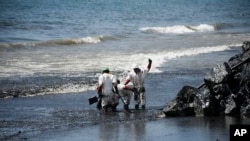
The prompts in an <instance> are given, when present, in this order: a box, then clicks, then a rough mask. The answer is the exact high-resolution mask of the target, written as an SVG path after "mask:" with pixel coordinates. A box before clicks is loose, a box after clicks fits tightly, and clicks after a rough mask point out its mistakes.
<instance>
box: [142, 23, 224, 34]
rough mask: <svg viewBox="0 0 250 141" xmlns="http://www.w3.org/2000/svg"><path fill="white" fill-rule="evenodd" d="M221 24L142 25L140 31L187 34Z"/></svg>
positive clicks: (218, 27) (213, 27)
mask: <svg viewBox="0 0 250 141" xmlns="http://www.w3.org/2000/svg"><path fill="white" fill-rule="evenodd" d="M222 25H223V24H215V25H210V24H199V25H174V26H166V27H142V28H140V29H139V30H140V31H142V32H156V33H164V34H188V33H196V32H213V31H216V30H218V29H220V28H221V27H222Z"/></svg>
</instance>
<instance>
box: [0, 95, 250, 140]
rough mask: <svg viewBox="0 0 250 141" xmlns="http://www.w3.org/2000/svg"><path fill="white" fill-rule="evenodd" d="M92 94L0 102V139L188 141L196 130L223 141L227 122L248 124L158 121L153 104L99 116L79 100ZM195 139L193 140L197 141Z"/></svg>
mask: <svg viewBox="0 0 250 141" xmlns="http://www.w3.org/2000/svg"><path fill="white" fill-rule="evenodd" d="M93 93H94V92H93V91H92V92H86V93H81V94H60V95H43V96H36V97H26V98H14V99H6V100H1V103H0V105H1V108H0V111H1V113H3V115H1V116H0V123H1V124H0V126H1V127H0V130H1V133H2V134H1V137H0V139H3V140H69V139H71V140H93V141H94V140H100V139H103V140H116V139H118V140H122V141H126V140H128V139H131V140H132V139H136V140H139V141H140V140H141V141H142V140H143V141H147V140H153V141H156V140H165V139H166V137H167V138H170V139H172V140H179V139H180V138H190V139H191V138H192V137H193V134H191V133H192V132H197V131H198V132H200V134H203V135H206V136H207V137H209V138H210V139H213V140H216V139H219V140H220V141H222V140H228V139H229V132H228V131H229V125H230V124H235V123H237V124H239V123H241V124H250V120H249V119H243V118H238V117H229V116H219V117H167V118H160V119H159V118H157V117H155V115H156V113H158V112H160V110H159V109H158V108H159V107H157V106H156V107H150V106H149V107H148V109H147V108H146V110H141V109H140V110H133V113H131V114H128V113H126V112H124V111H123V108H122V104H120V105H119V106H118V112H115V113H112V112H111V113H102V112H101V111H99V110H97V109H96V108H95V105H88V103H87V102H83V100H84V99H85V100H86V101H87V98H88V97H89V96H91V95H93ZM85 100H84V101H85ZM131 106H133V104H132V103H131ZM135 129H136V131H137V132H135ZM213 130H216V131H217V130H218V132H220V133H216V132H215V131H213ZM110 135H112V136H114V138H111V137H110ZM201 138H202V137H201V136H199V137H197V141H198V140H199V139H201ZM210 139H207V140H210ZM205 140H206V139H205ZM195 141H196V140H195Z"/></svg>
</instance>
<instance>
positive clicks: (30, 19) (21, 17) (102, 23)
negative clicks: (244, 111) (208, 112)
mask: <svg viewBox="0 0 250 141" xmlns="http://www.w3.org/2000/svg"><path fill="white" fill-rule="evenodd" d="M249 7H250V1H249V0H0V97H1V98H8V97H20V98H17V99H15V98H14V99H11V98H10V99H0V113H1V114H0V122H1V124H2V125H1V128H0V131H1V132H2V133H3V135H2V136H0V137H4V135H7V137H12V136H13V135H12V133H13V132H14V133H18V134H19V133H27V134H28V137H29V136H31V137H32V136H33V134H39V133H40V132H43V130H44V129H46V131H47V132H50V134H49V136H48V135H47V134H46V135H44V136H47V138H43V137H44V136H43V135H41V136H42V137H38V139H37V140H42V139H43V140H47V139H48V138H50V139H51V138H52V139H51V140H53V138H55V139H54V140H62V138H64V137H65V138H64V140H68V139H69V140H80V139H82V140H91V139H90V138H89V137H88V136H84V137H83V136H82V134H83V135H84V133H85V134H86V135H87V134H88V133H90V135H93V134H94V133H92V131H94V132H97V133H99V128H101V129H100V130H104V131H105V130H106V131H107V130H109V128H106V127H103V126H104V125H103V124H101V125H100V126H98V125H94V126H88V128H83V129H82V125H84V123H82V119H81V118H82V116H83V115H85V114H88V113H85V112H84V111H82V109H84V110H89V109H90V110H91V109H95V106H93V105H88V101H87V99H88V97H91V96H95V95H97V94H96V86H97V78H98V76H99V75H100V74H101V72H102V69H103V68H105V67H109V68H110V70H111V71H112V73H113V74H115V75H117V76H118V77H119V79H121V82H124V77H125V76H126V74H127V73H128V72H129V71H131V70H132V66H133V64H135V63H136V64H139V65H140V66H141V67H146V66H147V63H148V58H151V59H152V60H153V64H152V68H151V70H150V73H149V75H148V77H147V78H146V81H145V86H146V93H147V102H146V103H147V106H148V107H154V106H163V105H164V104H165V103H166V102H168V101H170V100H171V99H173V98H174V97H175V96H176V94H177V93H178V91H179V90H180V89H181V88H182V87H183V86H184V85H189V86H194V87H198V86H199V85H200V84H202V83H203V78H204V75H205V74H206V73H207V72H208V71H209V70H210V69H212V68H213V67H215V66H216V65H217V64H221V63H223V62H226V61H228V59H229V58H231V57H232V56H234V55H236V54H239V53H240V52H241V46H242V43H243V41H249V40H250V9H249ZM52 94H53V95H52ZM54 94H58V95H54ZM30 96H32V97H30ZM131 106H132V107H133V106H134V105H133V102H132V104H131ZM121 108H122V104H120V105H119V109H121ZM72 109H73V110H72ZM77 109H80V110H79V111H78V110H77ZM51 113H52V116H51ZM92 113H96V112H95V111H94V112H93V111H92ZM53 114H55V115H56V116H53ZM58 115H59V117H62V119H60V118H57V116H58ZM64 116H65V117H66V118H64ZM41 118H42V120H40V119H41ZM50 118H52V120H51V119H50ZM77 118H79V119H77ZM90 118H92V117H90ZM54 119H55V120H54ZM71 119H72V120H71ZM76 119H77V120H76ZM86 120H87V121H92V119H86ZM234 120H235V119H231V118H230V117H227V118H225V119H224V118H223V119H222V120H221V117H220V118H218V120H214V119H212V120H210V119H206V118H191V119H189V118H177V119H175V118H170V119H167V120H160V121H157V122H149V123H145V125H146V127H145V128H142V129H140V130H139V131H138V132H140V133H139V134H135V133H134V132H132V131H133V129H134V128H132V127H134V126H136V127H137V123H136V122H135V123H134V122H133V121H132V123H131V122H129V123H128V125H129V126H128V127H127V126H126V125H127V124H121V125H120V124H119V126H117V127H114V129H115V130H116V129H117V131H118V130H122V131H124V132H121V133H120V132H119V133H118V134H115V135H117V136H116V137H117V138H114V140H115V139H119V136H122V139H123V140H126V139H127V135H129V136H131V135H133V136H136V139H137V140H154V139H155V140H158V139H159V138H158V137H160V140H165V137H168V138H170V139H171V140H180V138H181V140H183V138H187V139H191V140H200V139H202V138H203V137H202V136H199V137H198V138H197V139H194V138H193V132H197V131H198V132H199V133H201V134H202V135H205V136H206V138H205V139H204V140H218V139H220V140H228V138H229V135H228V134H229V132H228V130H229V125H230V124H233V123H237V124H242V123H243V124H244V123H249V121H248V122H244V121H239V122H234ZM236 120H237V121H238V120H240V119H236ZM135 121H136V120H135ZM214 121H217V122H216V123H214ZM33 122H34V124H33ZM65 122H66V123H65ZM48 123H49V124H48ZM78 123H80V125H79V124H78ZM175 123H176V124H175ZM188 123H190V124H188ZM195 123H196V124H195ZM5 124H6V127H5V126H4V125H5ZM47 124H48V125H47ZM75 125H76V127H77V129H78V128H80V130H79V129H78V130H77V131H74V130H75ZM110 125H113V124H112V123H110ZM165 125H166V126H165ZM183 125H184V126H183ZM193 125H195V126H193ZM217 125H218V126H217ZM57 126H59V127H60V126H63V127H64V129H65V128H66V131H65V132H66V134H64V132H63V133H61V132H60V131H58V132H59V133H58V134H56V135H55V136H54V133H55V132H54V129H57V128H56V127H57ZM215 126H216V127H215ZM152 127H153V128H152ZM217 127H218V128H217ZM47 129H49V130H47ZM159 129H162V130H161V132H154V131H155V130H158V131H159ZM51 130H52V132H51ZM67 131H69V132H67ZM112 131H113V130H111V131H110V132H107V135H103V134H101V133H104V132H101V133H100V134H99V136H100V138H99V137H98V136H94V138H92V140H100V139H102V138H103V139H104V140H105V138H106V139H107V140H110V138H109V137H110V136H109V134H112V133H113V132H112ZM164 131H168V133H165V132H164ZM56 132H57V130H56ZM72 133H73V135H74V136H75V138H74V137H72ZM105 133H106V132H105ZM123 133H124V134H123ZM9 134H11V135H10V136H8V135H9ZM63 135H64V136H63ZM78 136H81V137H78ZM19 139H20V138H19ZM22 139H26V137H25V138H22ZM131 139H132V138H131ZM31 140H32V138H31Z"/></svg>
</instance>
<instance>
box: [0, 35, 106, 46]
mask: <svg viewBox="0 0 250 141" xmlns="http://www.w3.org/2000/svg"><path fill="white" fill-rule="evenodd" d="M105 38H106V37H104V36H102V35H100V36H93V37H90V36H87V37H82V38H70V39H58V40H49V41H40V42H20V43H0V48H10V47H26V46H31V47H36V46H51V45H74V44H97V43H100V42H101V41H102V40H104V39H105Z"/></svg>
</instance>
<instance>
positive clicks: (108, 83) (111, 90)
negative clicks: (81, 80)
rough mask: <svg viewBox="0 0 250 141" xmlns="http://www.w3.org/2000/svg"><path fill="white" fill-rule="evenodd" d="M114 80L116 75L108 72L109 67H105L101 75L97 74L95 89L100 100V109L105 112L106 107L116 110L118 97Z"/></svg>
mask: <svg viewBox="0 0 250 141" xmlns="http://www.w3.org/2000/svg"><path fill="white" fill-rule="evenodd" d="M116 82H117V81H116V77H115V76H114V75H112V74H111V73H110V71H109V68H105V69H104V70H103V73H102V75H100V76H99V79H98V87H97V91H98V94H99V97H100V98H101V100H102V101H101V106H102V109H103V110H104V111H105V112H106V111H108V108H111V109H112V111H116V107H117V105H118V102H119V97H118V95H117V94H116V93H118V89H117V86H116Z"/></svg>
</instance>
